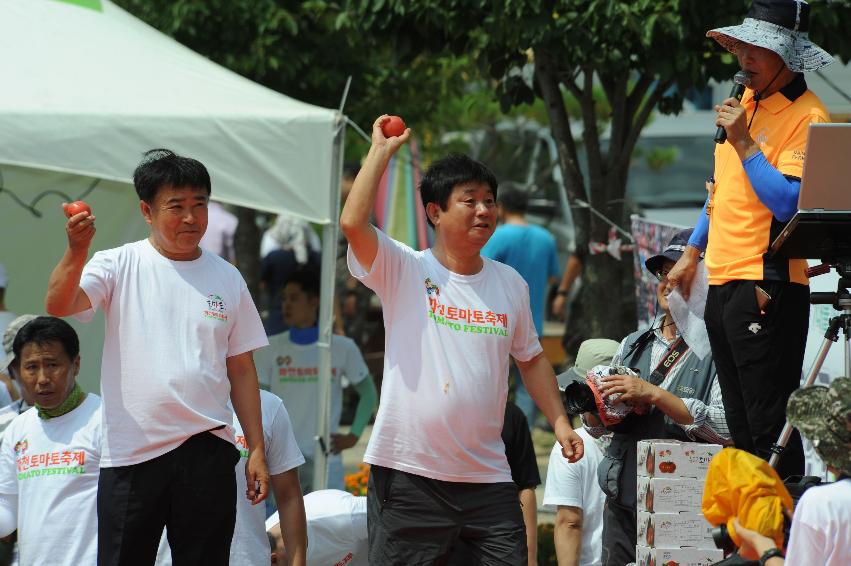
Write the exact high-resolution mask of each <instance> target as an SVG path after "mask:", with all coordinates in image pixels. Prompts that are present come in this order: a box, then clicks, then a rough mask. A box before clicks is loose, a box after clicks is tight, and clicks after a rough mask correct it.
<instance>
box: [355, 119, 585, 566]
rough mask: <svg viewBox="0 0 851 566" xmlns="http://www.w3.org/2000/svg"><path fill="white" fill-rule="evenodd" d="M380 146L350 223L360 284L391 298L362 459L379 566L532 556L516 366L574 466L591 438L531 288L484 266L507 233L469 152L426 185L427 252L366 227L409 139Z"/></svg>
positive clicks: (495, 265)
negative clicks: (513, 457)
mask: <svg viewBox="0 0 851 566" xmlns="http://www.w3.org/2000/svg"><path fill="white" fill-rule="evenodd" d="M387 120H389V117H388V116H381V117H379V118H378V119H377V120H376V121H375V123H374V124H373V128H372V147H371V148H370V150H369V154H368V155H367V157H366V160H365V161H364V164H363V166H362V167H361V170H360V172H359V173H358V176H357V178H356V179H355V183H354V186H353V187H352V191H351V193H350V194H349V198H348V199H347V200H346V205H345V207H344V209H343V213H342V216H341V218H340V227H341V228H342V230H343V233H344V234H345V235H346V238H347V239H348V241H349V252H348V253H349V255H348V261H349V268H350V270H351V272H352V275H354V276H355V277H357V278H358V279H359V280H360V281H362V282H363V283H364V284H365V285H366V286H367V287H369V288H371V289H372V290H373V291H375V293H376V294H377V295H378V297H379V298H380V299H381V304H382V309H383V314H384V325H385V336H386V338H385V356H384V380H383V382H382V387H381V403H380V406H379V409H378V416H377V418H376V421H375V426H374V427H373V431H372V435H371V437H370V440H369V446H368V447H367V451H366V455H365V456H364V461H366V462H367V463H369V464H371V465H372V467H371V473H370V485H369V491H368V496H367V497H368V511H369V539H370V545H369V547H370V549H369V552H370V556H369V558H370V564H375V565H382V564H400V563H431V562H435V561H443V560H446V559H447V558H451V555H452V547H453V544H454V543H455V542H456V541H458V540H461V541H463V542H464V543H465V546H466V547H467V548H471V549H472V551H473V554H474V556H475V558H476V561H477V562H481V563H488V564H518V563H522V562H524V561H525V560H526V559H527V551H526V535H525V528H524V525H523V516H522V513H521V509H520V504H519V500H518V497H517V487H516V485H515V484H514V483H513V482H512V481H511V473H510V470H509V467H508V462H507V461H506V456H505V448H504V446H503V443H502V439H501V437H500V434H501V431H502V423H503V417H504V411H505V402H506V397H507V393H508V362H509V355H511V356H513V357H514V359H515V361H516V363H517V365H518V367H519V368H520V373H521V375H522V377H523V381H524V382H525V384H526V389H527V390H528V391H529V393H530V395H531V396H532V398H533V399H534V400H535V403H536V404H537V405H538V407H539V408H540V409H541V411H542V413H543V414H544V415H545V416H546V417H547V419H548V420H549V422H550V423H551V424H552V426H553V429H554V431H555V435H556V438H557V439H558V440H559V442H560V443H561V445H562V447H563V450H564V455H565V456H566V457H567V458H569V459H571V460H578V459H580V458H581V456H582V439H581V438H580V437H579V436H578V435H577V434H576V432H574V431H573V429H572V428H571V426H570V422H569V421H568V419H567V416H566V415H565V413H564V407H563V405H562V403H561V399H560V397H559V392H558V387H557V385H556V380H555V375H554V373H553V369H552V366H551V365H550V364H549V362H548V361H547V359H546V358H545V357H544V355H543V349H542V348H541V345H540V342H539V341H538V336H537V334H536V332H535V327H534V324H533V322H532V314H531V311H530V309H529V291H528V289H527V285H526V283H525V282H524V281H523V278H522V277H520V275H519V274H518V273H517V272H516V271H515V270H514V269H512V268H510V267H508V266H507V265H503V264H501V263H499V262H496V261H493V260H490V259H487V258H482V256H481V255H480V251H481V248H482V246H484V245H485V243H486V242H487V241H488V238H490V236H491V234H493V232H494V229H495V228H496V204H495V203H496V191H497V181H496V178H495V177H494V175H493V173H491V172H490V170H488V169H487V167H485V166H484V165H483V164H481V163H479V162H477V161H475V160H473V159H470V158H469V157H466V156H463V155H453V156H449V157H446V158H444V159H441V160H438V161H436V162H435V163H433V164H432V165H431V167H429V169H428V171H426V173H425V175H424V176H423V179H422V182H421V184H420V194H421V196H422V202H423V205H424V207H425V211H426V215H427V219H428V222H429V224H431V225H432V226H433V227H434V229H435V243H434V247H433V248H431V249H428V250H425V251H422V252H417V251H414V250H412V249H411V248H409V247H407V246H405V245H404V244H401V243H400V242H396V241H394V240H392V239H390V238H389V237H388V236H386V235H385V234H383V233H382V232H380V231H379V230H377V229H376V228H374V227H373V226H372V225H371V224H370V223H369V217H370V212H371V211H372V209H373V205H374V203H375V197H376V193H377V191H378V184H379V180H380V179H381V175H382V174H383V173H384V170H385V169H386V167H387V163H388V161H389V159H390V157H391V156H392V155H393V154H394V153H395V152H396V151H397V150H398V149H399V147H400V146H401V145H402V144H403V143H405V142H406V141H407V140H408V138H409V137H410V130H406V131H405V132H404V133H403V134H402V135H401V136H398V137H391V138H386V137H385V136H384V134H383V133H382V131H381V125H382V124H383V123H384V122H385V121H387Z"/></svg>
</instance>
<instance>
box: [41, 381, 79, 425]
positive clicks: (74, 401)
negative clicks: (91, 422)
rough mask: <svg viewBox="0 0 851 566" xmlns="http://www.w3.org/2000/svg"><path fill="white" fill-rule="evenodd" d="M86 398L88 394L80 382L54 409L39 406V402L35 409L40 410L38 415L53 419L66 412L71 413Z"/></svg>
mask: <svg viewBox="0 0 851 566" xmlns="http://www.w3.org/2000/svg"><path fill="white" fill-rule="evenodd" d="M85 398H86V394H85V393H84V392H83V390H82V389H80V384H79V383H75V384H74V389H72V390H71V393H69V394H68V396H67V397H66V398H65V400H64V401H62V402H61V403H59V405H58V406H56V407H54V408H52V409H45V408H44V407H39V405H38V403H36V404H35V409H36V411H38V416H39V417H41V418H42V419H45V420H47V419H53V418H56V417H61V416H62V415H64V414H65V413H70V412H71V411H73V410H74V409H76V408H77V407H79V406H80V403H82V402H83V400H84V399H85Z"/></svg>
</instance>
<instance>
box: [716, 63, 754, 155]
mask: <svg viewBox="0 0 851 566" xmlns="http://www.w3.org/2000/svg"><path fill="white" fill-rule="evenodd" d="M750 84H751V74H750V73H748V72H747V71H739V72H738V73H736V74H735V75H734V76H733V90H731V91H730V98H735V99H736V100H738V101H739V102H741V100H742V95H743V94H745V87H748V86H750ZM725 141H727V130H725V129H724V127H723V126H718V130H716V131H715V143H718V144H721V143H724V142H725Z"/></svg>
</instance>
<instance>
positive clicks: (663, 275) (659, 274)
mask: <svg viewBox="0 0 851 566" xmlns="http://www.w3.org/2000/svg"><path fill="white" fill-rule="evenodd" d="M670 272H671V270H670V269H660V270H659V271H655V272H654V273H653V275H655V276H656V279H658V280H659V281H664V280H665V279H667V278H668V273H670Z"/></svg>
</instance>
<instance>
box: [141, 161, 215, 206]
mask: <svg viewBox="0 0 851 566" xmlns="http://www.w3.org/2000/svg"><path fill="white" fill-rule="evenodd" d="M133 186H134V187H136V194H137V195H139V200H143V201H145V202H146V203H148V204H151V203H153V202H154V197H155V196H156V195H157V192H159V190H160V189H162V188H164V187H175V188H178V187H191V188H195V189H204V190H206V191H207V195H209V194H210V193H211V192H212V189H211V186H210V173H209V172H208V171H207V168H206V167H204V164H203V163H201V162H200V161H198V160H197V159H192V158H191V157H182V156H180V155H177V154H176V153H174V152H173V151H171V150H170V149H151V150H149V151H146V152H145V153H144V156H143V158H142V161H141V162H140V163H139V165H138V166H137V167H136V170H135V171H133Z"/></svg>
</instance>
